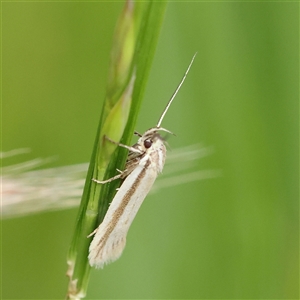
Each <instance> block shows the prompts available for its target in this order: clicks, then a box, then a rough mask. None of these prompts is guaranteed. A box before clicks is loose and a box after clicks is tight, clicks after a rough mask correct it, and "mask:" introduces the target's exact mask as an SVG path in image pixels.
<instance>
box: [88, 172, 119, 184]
mask: <svg viewBox="0 0 300 300" xmlns="http://www.w3.org/2000/svg"><path fill="white" fill-rule="evenodd" d="M122 175H123V172H122V173H120V174H118V175H116V176H114V177H111V178H108V179H106V180H97V179H94V178H93V179H92V180H93V181H94V182H97V183H101V184H104V183H108V182H112V181H114V180H116V179H119V178H121V177H122Z"/></svg>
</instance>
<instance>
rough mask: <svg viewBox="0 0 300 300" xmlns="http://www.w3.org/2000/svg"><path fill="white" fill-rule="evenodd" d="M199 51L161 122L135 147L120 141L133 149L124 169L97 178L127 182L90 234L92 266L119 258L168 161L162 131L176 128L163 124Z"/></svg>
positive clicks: (141, 137)
mask: <svg viewBox="0 0 300 300" xmlns="http://www.w3.org/2000/svg"><path fill="white" fill-rule="evenodd" d="M196 54H197V53H196ZM196 54H195V55H194V56H193V58H192V60H191V62H190V64H189V66H188V68H187V70H186V72H185V74H184V76H183V78H182V79H181V81H180V83H179V85H178V86H177V88H176V90H175V92H174V93H173V95H172V97H171V99H170V100H169V101H168V103H167V106H166V107H165V109H164V111H163V113H162V115H161V116H160V118H159V120H158V123H157V125H156V126H155V127H152V128H150V129H148V130H147V131H146V132H145V133H144V134H138V133H136V134H137V135H138V136H139V139H138V142H137V143H136V144H135V145H133V146H132V147H130V146H126V145H123V144H120V143H117V144H118V145H119V146H121V147H124V148H126V149H128V150H129V154H128V157H127V161H126V166H125V169H124V171H120V173H119V174H118V175H116V176H114V177H112V178H109V179H107V180H104V181H100V180H96V179H93V181H95V182H97V183H99V184H105V183H108V182H111V181H113V180H116V179H118V178H120V179H122V180H123V182H122V184H121V186H120V188H119V189H118V191H117V193H116V195H115V197H114V199H113V200H112V203H111V204H110V206H109V208H108V210H107V213H106V215H105V217H104V219H103V222H102V223H101V224H100V225H99V227H98V228H97V229H96V230H95V231H94V232H92V233H91V234H90V235H89V236H91V235H94V238H93V240H92V242H91V244H90V247H89V257H88V258H89V263H90V265H91V266H94V267H96V268H103V266H104V265H105V264H108V263H110V262H113V261H115V260H117V259H118V258H119V257H120V256H121V254H122V252H123V250H124V247H125V244H126V236H127V232H128V230H129V227H130V225H131V223H132V221H133V219H134V218H135V216H136V214H137V212H138V210H139V208H140V206H141V204H142V203H143V201H144V199H145V197H146V196H147V194H148V193H149V191H150V189H151V187H152V185H153V183H154V181H155V179H156V177H157V175H158V174H159V173H161V172H162V169H163V166H164V163H165V159H166V147H165V141H164V139H163V138H162V137H161V135H160V134H159V133H158V132H159V131H164V132H167V133H170V134H172V132H171V131H169V130H167V129H165V128H163V127H161V123H162V121H163V119H164V117H165V115H166V113H167V111H168V109H169V107H170V105H171V103H172V101H173V100H174V98H175V96H176V94H177V93H178V91H179V89H180V87H181V85H182V84H183V82H184V80H185V78H186V76H187V74H188V72H189V70H190V68H191V66H192V64H193V61H194V59H195V56H196ZM111 142H113V141H111Z"/></svg>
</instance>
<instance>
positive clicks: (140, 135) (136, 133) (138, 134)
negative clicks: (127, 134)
mask: <svg viewBox="0 0 300 300" xmlns="http://www.w3.org/2000/svg"><path fill="white" fill-rule="evenodd" d="M134 134H135V135H137V136H139V137H142V136H143V135H142V134H140V133H138V132H137V131H135V132H134Z"/></svg>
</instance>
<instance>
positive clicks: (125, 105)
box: [67, 1, 166, 299]
mask: <svg viewBox="0 0 300 300" xmlns="http://www.w3.org/2000/svg"><path fill="white" fill-rule="evenodd" d="M165 8H166V2H152V1H147V2H133V1H127V2H126V4H125V7H124V10H123V12H122V14H121V16H120V19H119V21H118V25H117V28H116V32H115V37H114V41H113V48H112V53H111V65H110V73H109V79H108V85H107V86H108V87H107V95H106V100H105V103H104V107H103V112H102V116H101V119H100V122H99V127H98V132H97V136H96V140H95V144H94V150H93V153H92V157H91V162H90V166H89V170H88V174H87V179H86V183H85V187H84V191H83V195H82V199H81V204H80V208H79V212H78V216H77V219H76V225H75V232H74V236H73V239H72V242H71V246H70V250H69V253H68V266H69V268H68V271H67V275H68V276H69V279H70V282H69V288H68V294H67V298H68V299H81V298H83V297H85V294H86V291H87V286H88V281H89V274H90V266H89V263H88V249H89V244H90V241H91V238H87V236H88V235H89V234H90V233H91V232H93V231H94V229H95V228H96V227H97V226H98V225H99V223H101V221H102V220H103V217H104V215H105V213H106V211H107V209H108V203H109V202H111V200H112V199H113V196H114V194H115V190H116V187H117V185H118V184H119V182H118V181H116V182H112V183H111V184H107V185H100V184H96V183H94V182H93V181H92V178H97V179H100V180H101V179H103V178H108V177H112V176H113V175H115V170H116V168H119V169H120V168H122V167H123V166H124V164H125V160H126V156H127V150H126V149H123V148H121V147H117V148H116V146H115V145H113V144H111V143H109V142H107V140H105V138H104V136H105V135H107V136H109V137H110V138H111V139H113V140H115V141H116V142H118V141H121V142H122V143H124V144H130V141H131V138H132V135H133V132H134V127H135V124H136V120H137V115H138V112H139V108H140V105H141V101H142V98H143V94H144V90H145V86H146V82H147V79H148V75H149V71H150V67H151V64H152V60H153V56H154V52H155V48H156V44H157V40H158V36H159V32H160V29H161V24H162V21H163V17H164V12H165ZM115 150H116V151H115Z"/></svg>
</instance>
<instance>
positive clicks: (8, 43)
mask: <svg viewBox="0 0 300 300" xmlns="http://www.w3.org/2000/svg"><path fill="white" fill-rule="evenodd" d="M122 6H123V3H122V2H87V3H84V2H61V3H59V2H4V3H2V150H4V151H8V150H11V149H16V148H23V147H30V148H31V149H32V152H31V153H30V154H27V155H26V159H33V158H35V157H49V156H53V155H57V156H58V160H56V161H54V162H53V163H52V164H51V166H62V165H71V164H76V163H82V162H87V161H88V160H89V158H90V155H91V152H92V147H93V143H94V137H95V134H96V127H97V125H98V121H99V116H100V112H101V108H102V102H103V99H104V94H105V87H106V76H107V70H108V63H109V52H110V47H111V41H112V36H113V30H114V26H115V24H116V21H117V18H118V15H119V13H120V12H121V9H122ZM196 51H198V55H197V58H196V60H195V63H194V65H193V67H192V69H191V72H190V74H189V76H188V78H187V80H186V82H185V83H184V86H183V87H182V89H181V91H180V93H179V94H178V96H177V98H176V101H175V102H174V104H173V105H172V107H171V109H170V111H169V112H168V114H167V116H166V118H165V120H164V123H163V126H164V127H165V128H168V129H170V130H171V131H173V132H174V133H176V137H172V138H171V139H170V140H169V144H170V145H171V148H173V149H176V148H179V147H182V146H185V145H191V144H196V143H199V142H200V143H202V144H203V145H206V146H213V147H214V149H215V153H214V154H212V155H210V156H209V157H207V158H204V159H202V160H201V161H200V162H197V165H196V166H195V168H196V169H198V170H205V169H216V170H221V171H222V176H220V177H218V178H215V179H209V180H204V181H199V182H191V183H189V184H185V185H180V186H174V187H172V188H169V189H165V190H162V191H160V192H159V193H156V194H153V195H149V196H148V197H147V199H146V201H145V202H144V204H143V206H142V208H141V210H140V212H139V213H138V215H137V217H136V219H135V221H134V223H133V225H132V227H131V230H130V232H129V235H128V238H127V246H126V248H125V251H124V253H123V255H122V257H121V259H119V260H118V261H117V262H115V263H113V264H111V265H108V266H106V267H105V268H104V269H103V270H93V271H92V274H91V282H90V286H89V287H90V288H89V291H88V295H87V299H95V298H97V299H100V298H208V299H212V298H219V299H225V298H227V299H228V298H231V299H237V298H243V299H246V298H252V299H262V298H264V299H266V298H268V299H272V298H273V299H275V298H276V299H298V298H299V227H298V225H299V210H298V182H299V178H298V165H299V164H298V111H299V110H298V95H299V3H291V2H290V3H285V2H282V3H275V2H273V3H272V2H255V3H250V2H214V3H213V2H212V3H209V2H200V1H199V2H181V3H176V2H170V3H169V4H168V7H167V11H166V16H165V22H164V24H163V27H162V32H161V35H160V39H159V43H158V47H157V51H156V55H155V58H154V64H153V68H152V70H151V73H150V80H149V84H148V85H147V90H146V96H145V99H144V102H143V104H142V109H141V112H140V116H139V121H138V124H137V128H136V129H137V130H138V131H139V132H143V131H144V130H146V129H147V128H149V127H151V126H153V125H154V124H155V123H156V122H157V119H158V117H159V116H160V114H161V112H162V109H163V108H164V106H165V104H166V102H167V101H168V99H169V98H170V96H171V94H172V93H173V91H174V89H175V87H176V86H177V84H178V83H179V81H180V79H181V77H182V75H183V73H184V71H185V69H186V67H187V66H188V63H189V62H190V59H191V57H192V55H193V54H194V53H195V52H196ZM22 158H23V156H22ZM16 160H18V161H19V160H20V158H16ZM9 162H10V163H13V162H14V161H13V160H10V161H9ZM43 201H47V199H43ZM76 212H77V210H76V209H72V210H66V211H61V212H48V213H41V214H36V215H32V216H27V217H22V218H16V219H9V220H4V221H3V222H2V298H3V299H12V298H14V299H50V298H53V299H54V298H55V299H61V298H63V297H64V296H65V294H66V289H67V278H66V277H65V272H66V269H67V266H66V255H67V251H68V247H69V244H70V241H71V237H72V234H73V230H74V227H73V226H74V224H75V218H76Z"/></svg>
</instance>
